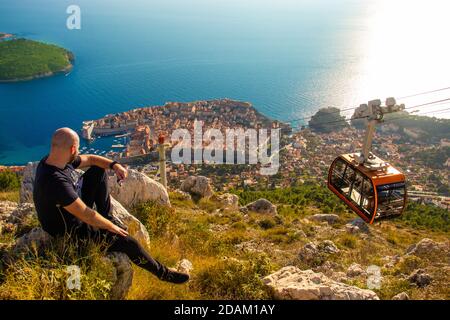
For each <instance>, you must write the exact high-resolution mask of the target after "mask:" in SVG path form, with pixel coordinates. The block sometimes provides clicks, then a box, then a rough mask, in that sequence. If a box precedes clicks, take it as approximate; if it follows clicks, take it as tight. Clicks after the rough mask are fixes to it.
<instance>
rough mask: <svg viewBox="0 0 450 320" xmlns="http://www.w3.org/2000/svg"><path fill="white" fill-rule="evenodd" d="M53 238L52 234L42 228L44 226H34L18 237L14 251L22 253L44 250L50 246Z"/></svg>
mask: <svg viewBox="0 0 450 320" xmlns="http://www.w3.org/2000/svg"><path fill="white" fill-rule="evenodd" d="M51 240H52V236H51V235H49V234H48V233H47V232H45V231H44V230H42V228H34V229H33V230H31V231H30V232H28V233H26V234H24V235H23V236H22V237H20V238H19V239H17V241H16V244H15V245H14V248H13V253H14V254H15V255H20V254H26V253H28V252H42V251H43V250H44V249H45V248H47V247H49V245H50V242H51Z"/></svg>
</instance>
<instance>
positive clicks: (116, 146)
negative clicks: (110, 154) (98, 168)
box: [111, 144, 125, 148]
mask: <svg viewBox="0 0 450 320" xmlns="http://www.w3.org/2000/svg"><path fill="white" fill-rule="evenodd" d="M111 148H125V146H124V145H123V144H113V145H112V146H111Z"/></svg>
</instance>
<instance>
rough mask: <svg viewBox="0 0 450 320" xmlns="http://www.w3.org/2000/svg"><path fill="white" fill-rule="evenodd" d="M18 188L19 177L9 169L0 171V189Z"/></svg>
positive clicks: (13, 189)
mask: <svg viewBox="0 0 450 320" xmlns="http://www.w3.org/2000/svg"><path fill="white" fill-rule="evenodd" d="M19 188H20V177H19V175H18V174H17V173H15V172H12V171H10V170H6V171H2V172H0V191H15V190H19Z"/></svg>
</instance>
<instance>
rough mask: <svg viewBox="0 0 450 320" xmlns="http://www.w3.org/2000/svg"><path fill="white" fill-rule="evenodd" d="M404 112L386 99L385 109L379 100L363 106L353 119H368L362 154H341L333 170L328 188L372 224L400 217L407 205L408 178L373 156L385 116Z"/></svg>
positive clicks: (329, 174)
mask: <svg viewBox="0 0 450 320" xmlns="http://www.w3.org/2000/svg"><path fill="white" fill-rule="evenodd" d="M404 109H405V105H404V104H401V105H397V103H396V100H395V99H394V98H387V99H386V105H385V106H382V105H381V101H380V100H372V101H369V103H368V104H362V105H360V106H359V107H358V108H357V109H356V110H355V114H354V115H353V117H352V119H354V120H356V119H367V129H366V134H365V137H364V142H363V148H362V151H361V152H359V153H350V154H342V155H340V156H339V157H337V158H336V159H335V160H334V161H333V163H332V164H331V166H330V170H329V173H328V188H329V189H330V190H331V191H332V192H333V193H335V194H336V195H337V196H338V197H339V198H340V199H341V200H342V201H343V202H345V203H346V204H347V205H348V206H349V207H350V209H352V210H353V211H354V212H355V213H357V214H358V215H359V216H360V217H361V218H362V219H363V220H364V221H366V222H367V223H370V224H372V223H373V222H374V221H379V220H381V219H386V218H392V217H397V216H399V215H401V214H402V212H403V210H404V207H405V204H406V183H405V175H404V174H403V173H402V172H400V171H399V170H397V169H396V168H394V167H393V166H391V165H390V164H389V163H388V162H386V161H384V160H382V159H380V158H379V157H377V156H376V155H374V154H373V153H372V152H371V151H372V142H373V136H374V134H375V130H376V126H377V125H378V124H379V123H381V122H383V117H384V115H386V114H389V113H394V112H398V111H402V110H404Z"/></svg>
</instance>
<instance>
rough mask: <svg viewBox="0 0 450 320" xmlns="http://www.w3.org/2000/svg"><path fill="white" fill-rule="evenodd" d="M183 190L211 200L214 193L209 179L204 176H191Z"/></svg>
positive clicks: (182, 187)
mask: <svg viewBox="0 0 450 320" xmlns="http://www.w3.org/2000/svg"><path fill="white" fill-rule="evenodd" d="M180 188H181V190H182V191H185V192H188V193H189V194H190V195H193V196H197V197H200V198H210V197H211V196H212V195H213V194H214V193H213V190H212V188H211V185H210V184H209V181H208V178H206V177H203V176H190V177H188V178H187V179H186V180H184V181H183V183H182V184H181V187H180Z"/></svg>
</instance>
